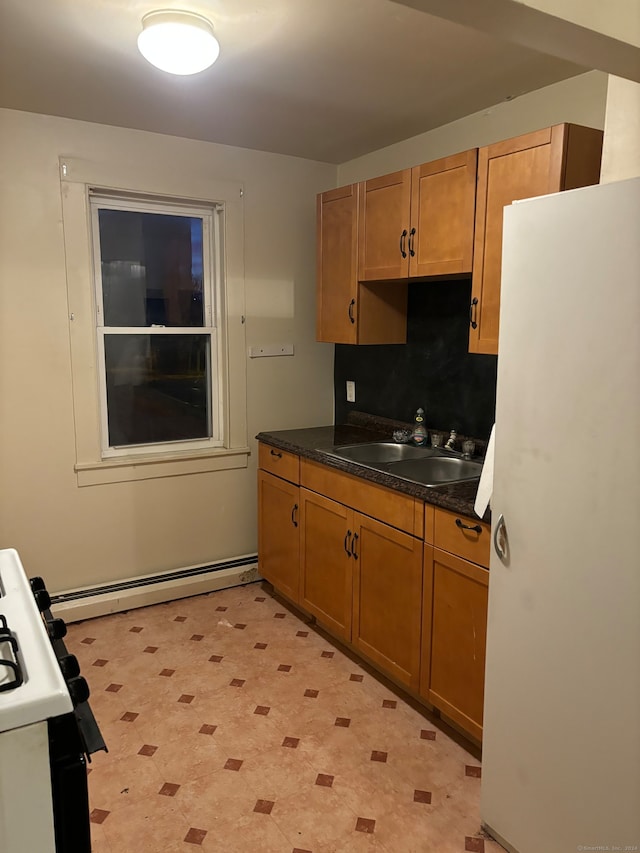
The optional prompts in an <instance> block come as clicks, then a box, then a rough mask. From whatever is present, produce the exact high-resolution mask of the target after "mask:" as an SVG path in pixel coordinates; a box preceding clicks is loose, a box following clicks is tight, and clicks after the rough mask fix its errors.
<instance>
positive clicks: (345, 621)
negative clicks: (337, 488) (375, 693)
mask: <svg viewBox="0 0 640 853" xmlns="http://www.w3.org/2000/svg"><path fill="white" fill-rule="evenodd" d="M300 503H301V508H302V517H303V519H304V521H303V525H302V531H301V537H300V570H301V582H300V605H301V606H302V607H304V608H305V609H306V610H308V611H309V613H312V614H313V615H314V616H315V617H316V619H317V620H318V621H319V622H320V624H321V625H323V626H324V627H326V628H327V629H328V630H329V631H331V633H332V634H335V636H336V637H339V638H340V639H343V640H346V641H347V642H349V641H350V640H351V597H352V586H353V580H352V579H353V573H352V572H353V563H354V560H353V557H352V556H351V552H350V550H349V542H350V538H351V537H352V535H353V530H352V529H351V528H350V527H349V518H350V517H351V515H352V512H351V510H350V509H348V508H347V507H345V506H343V504H341V503H338V502H337V501H332V500H330V499H329V498H325V497H323V496H322V495H318V494H316V493H315V492H310V491H309V490H308V489H300Z"/></svg>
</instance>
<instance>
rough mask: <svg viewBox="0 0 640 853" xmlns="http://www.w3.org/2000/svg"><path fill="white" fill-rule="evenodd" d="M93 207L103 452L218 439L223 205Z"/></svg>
mask: <svg viewBox="0 0 640 853" xmlns="http://www.w3.org/2000/svg"><path fill="white" fill-rule="evenodd" d="M90 206H91V221H92V236H93V258H94V278H95V288H96V299H95V306H96V334H97V354H98V380H99V387H100V414H101V441H102V448H101V449H102V456H103V458H107V457H110V456H126V455H132V454H136V453H137V454H140V453H141V452H154V453H157V452H161V451H165V450H166V451H173V452H175V451H178V450H183V449H184V450H192V449H198V448H206V447H217V446H221V445H222V414H223V413H222V401H223V394H222V389H223V383H222V381H221V376H220V371H219V367H218V365H219V364H220V363H221V356H220V351H219V350H220V341H219V334H218V327H219V325H220V323H219V315H220V293H221V282H220V279H221V274H222V265H221V263H220V259H221V257H222V247H221V231H220V228H219V224H218V223H219V219H220V217H219V216H218V215H217V213H218V211H219V210H220V207H219V206H217V205H214V206H211V207H201V206H195V205H189V204H177V203H168V202H163V201H161V200H148V199H144V200H143V199H129V198H126V197H122V196H120V197H118V196H115V195H114V196H111V195H108V194H98V193H92V194H91V195H90Z"/></svg>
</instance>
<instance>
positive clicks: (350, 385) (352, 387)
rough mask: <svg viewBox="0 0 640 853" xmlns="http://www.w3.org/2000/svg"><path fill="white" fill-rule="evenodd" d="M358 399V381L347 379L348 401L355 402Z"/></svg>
mask: <svg viewBox="0 0 640 853" xmlns="http://www.w3.org/2000/svg"><path fill="white" fill-rule="evenodd" d="M355 401H356V383H355V382H352V381H351V380H350V379H347V403H355Z"/></svg>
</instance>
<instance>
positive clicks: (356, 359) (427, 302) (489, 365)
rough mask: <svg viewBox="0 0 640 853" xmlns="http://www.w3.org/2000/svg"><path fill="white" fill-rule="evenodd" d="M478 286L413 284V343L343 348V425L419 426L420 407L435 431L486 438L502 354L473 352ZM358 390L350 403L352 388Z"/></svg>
mask: <svg viewBox="0 0 640 853" xmlns="http://www.w3.org/2000/svg"><path fill="white" fill-rule="evenodd" d="M470 301H471V280H470V279H469V278H466V279H449V280H446V281H423V282H412V283H411V284H409V308H408V317H409V319H408V324H407V343H406V344H388V345H375V346H349V345H347V344H336V353H335V367H334V390H335V410H336V424H340V423H344V422H345V421H346V418H347V415H348V413H349V412H350V411H351V410H358V411H361V412H369V413H370V414H372V415H382V416H383V417H387V418H393V419H395V420H399V421H406V422H412V421H413V416H414V414H415V411H416V409H417V408H418V407H419V406H422V408H423V409H424V410H425V423H426V425H427V427H428V428H434V429H438V430H441V431H443V432H448V431H449V430H451V429H457V430H458V432H459V433H463V434H465V435H470V436H474V437H475V438H481V439H485V440H486V439H487V438H488V437H489V432H490V431H491V426H492V424H493V421H494V418H495V407H496V371H497V365H498V358H497V356H495V355H476V354H470V353H469V352H468V346H469V303H470ZM347 379H351V380H353V381H354V382H355V383H356V402H355V403H347V402H346V389H345V382H346V380H347Z"/></svg>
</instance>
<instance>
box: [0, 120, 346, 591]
mask: <svg viewBox="0 0 640 853" xmlns="http://www.w3.org/2000/svg"><path fill="white" fill-rule="evenodd" d="M60 155H64V156H67V157H71V158H76V159H77V160H80V161H82V160H86V161H91V162H94V163H111V164H113V163H116V164H117V163H118V162H123V163H124V162H126V163H127V165H128V167H134V168H135V164H136V163H144V165H145V168H146V171H147V173H148V172H149V170H154V169H155V170H157V174H158V175H163V174H165V173H166V172H167V171H168V170H171V171H172V172H173V173H174V176H175V174H176V172H177V173H178V174H184V175H185V180H186V181H187V183H188V182H189V181H193V178H194V176H198V175H206V176H208V177H209V178H214V179H216V178H217V179H221V180H226V181H238V182H241V183H242V184H243V185H244V192H245V195H244V228H245V235H244V237H245V239H244V245H245V253H244V264H245V287H246V314H247V323H246V338H247V340H246V343H247V347H249V346H251V345H255V344H264V343H280V342H287V343H293V344H294V346H295V356H294V357H293V358H291V357H283V358H263V359H247V400H248V402H247V416H248V433H249V438H250V444H251V446H252V450H253V453H252V455H251V457H250V459H249V466H248V467H247V468H241V469H236V470H230V471H216V472H212V473H202V474H195V475H188V476H177V477H166V478H161V479H152V480H141V481H137V482H130V483H114V484H110V485H100V486H86V487H83V488H79V487H78V485H77V482H76V475H75V472H74V463H75V459H76V457H75V436H74V418H73V394H74V388H73V387H72V382H71V359H70V343H69V321H68V316H67V288H66V272H65V256H64V241H63V230H62V228H63V225H62V219H61V198H60V181H59V178H58V157H59V156H60ZM335 178H336V168H335V167H334V166H329V165H326V164H321V163H314V162H311V161H306V160H302V159H298V158H293V157H284V156H277V155H271V154H265V153H261V152H256V151H249V150H245V149H234V148H230V147H227V146H221V145H214V144H210V143H204V142H195V141H191V140H185V139H177V138H174V137H168V136H161V135H158V134H152V133H144V132H140V131H133V130H127V129H122V128H112V127H105V126H101V125H96V124H89V123H84V122H77V121H70V120H66V119H58V118H52V117H48V116H40V115H33V114H29V113H20V112H14V111H9V110H1V111H0V199H1V205H0V547H15V548H17V549H18V550H19V551H20V554H21V556H22V559H23V562H24V564H25V567H26V568H27V570H28V572H29V573H31V574H42V575H43V576H44V577H45V579H46V580H47V583H48V585H49V587H50V588H51V589H52V590H54V591H55V590H60V589H65V588H70V587H75V586H84V585H85V584H92V583H99V582H103V581H109V580H114V579H118V578H123V577H127V576H130V575H137V574H144V573H148V572H155V571H162V570H164V569H172V568H179V567H182V566H185V565H193V564H199V563H206V562H208V561H211V560H217V559H225V558H228V557H234V556H238V555H241V554H249V553H252V552H254V551H255V549H256V522H255V504H256V488H255V467H256V465H255V462H256V453H255V442H254V441H253V436H254V435H255V434H256V433H257V432H258V431H260V430H263V429H280V428H291V427H301V426H310V425H318V424H321V423H330V422H331V420H332V411H333V409H332V406H333V399H332V397H333V394H332V387H333V386H332V369H333V347H331V346H329V345H326V344H317V343H315V340H314V338H315V334H314V323H315V224H314V223H315V194H316V193H317V192H319V191H320V190H322V189H325V188H326V187H327V186H334V185H335V183H336V181H335ZM187 179H188V180H187ZM87 286H90V284H89V282H88V283H87Z"/></svg>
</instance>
